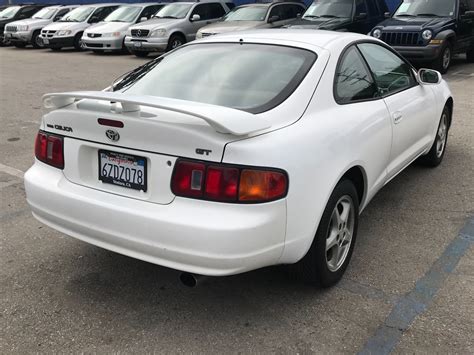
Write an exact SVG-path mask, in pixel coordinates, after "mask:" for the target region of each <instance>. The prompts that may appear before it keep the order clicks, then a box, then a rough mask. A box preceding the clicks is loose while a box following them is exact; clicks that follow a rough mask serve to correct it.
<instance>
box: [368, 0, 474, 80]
mask: <svg viewBox="0 0 474 355" xmlns="http://www.w3.org/2000/svg"><path fill="white" fill-rule="evenodd" d="M370 34H371V35H372V36H373V37H375V38H379V39H381V40H382V41H384V42H386V43H388V44H390V45H391V46H392V47H394V48H395V49H396V50H397V51H398V52H399V53H401V54H402V55H403V56H404V57H405V58H407V59H408V60H410V61H412V62H414V63H418V62H420V63H428V64H430V65H431V66H432V68H434V69H436V70H438V71H440V72H441V73H443V74H444V73H446V72H447V71H448V69H449V66H450V64H451V59H452V56H453V54H455V53H466V54H467V60H468V61H469V62H471V63H472V62H474V0H404V1H403V2H402V3H401V4H400V5H399V7H398V8H397V10H396V11H395V13H394V14H393V16H392V17H390V18H388V19H386V20H385V21H383V22H381V23H379V24H378V25H377V26H376V27H375V28H374V29H373V30H372V31H371V32H370Z"/></svg>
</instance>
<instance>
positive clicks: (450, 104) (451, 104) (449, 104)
mask: <svg viewBox="0 0 474 355" xmlns="http://www.w3.org/2000/svg"><path fill="white" fill-rule="evenodd" d="M445 106H446V107H448V108H449V121H448V129H449V128H451V123H452V121H453V114H454V99H453V98H452V97H451V96H450V97H449V98H448V100H446V104H445Z"/></svg>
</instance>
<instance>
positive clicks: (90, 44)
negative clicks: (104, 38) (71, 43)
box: [86, 43, 104, 48]
mask: <svg viewBox="0 0 474 355" xmlns="http://www.w3.org/2000/svg"><path fill="white" fill-rule="evenodd" d="M86 46H87V47H91V48H102V47H103V46H104V45H103V44H102V43H86Z"/></svg>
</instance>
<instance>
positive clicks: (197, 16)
mask: <svg viewBox="0 0 474 355" xmlns="http://www.w3.org/2000/svg"><path fill="white" fill-rule="evenodd" d="M200 19H201V16H199V15H198V14H194V15H193V16H192V17H191V22H194V21H199V20H200Z"/></svg>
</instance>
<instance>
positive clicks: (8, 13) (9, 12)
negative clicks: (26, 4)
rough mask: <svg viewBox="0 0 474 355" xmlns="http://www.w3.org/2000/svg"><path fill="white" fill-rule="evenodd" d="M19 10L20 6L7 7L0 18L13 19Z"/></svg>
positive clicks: (0, 13) (0, 14)
mask: <svg viewBox="0 0 474 355" xmlns="http://www.w3.org/2000/svg"><path fill="white" fill-rule="evenodd" d="M18 10H20V6H11V7H7V8H6V9H5V10H3V11H2V12H0V18H13V17H14V16H15V15H16V13H17V12H18Z"/></svg>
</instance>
